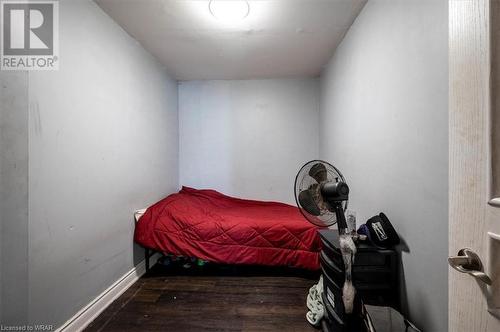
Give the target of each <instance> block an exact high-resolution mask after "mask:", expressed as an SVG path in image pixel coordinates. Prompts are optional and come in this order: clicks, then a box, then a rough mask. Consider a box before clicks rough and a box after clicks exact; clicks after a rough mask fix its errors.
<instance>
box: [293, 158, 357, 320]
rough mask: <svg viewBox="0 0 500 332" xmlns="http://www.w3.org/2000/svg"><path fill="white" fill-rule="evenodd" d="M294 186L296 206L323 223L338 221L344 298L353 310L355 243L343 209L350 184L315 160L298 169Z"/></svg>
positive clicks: (322, 224)
mask: <svg viewBox="0 0 500 332" xmlns="http://www.w3.org/2000/svg"><path fill="white" fill-rule="evenodd" d="M294 187H295V201H296V202H297V206H298V207H299V210H300V212H302V214H303V215H304V217H305V218H306V219H307V220H308V221H309V222H311V223H313V224H315V225H317V226H321V227H329V226H332V225H334V224H337V228H338V231H339V235H340V249H341V251H342V258H343V260H344V266H345V282H344V286H343V289H342V293H343V296H342V300H343V302H344V309H345V311H346V313H352V311H353V306H354V296H355V294H356V290H355V289H354V286H353V284H352V264H353V262H354V255H355V254H356V245H355V244H354V241H353V239H352V237H351V235H350V234H347V232H346V229H347V224H346V219H345V214H344V211H345V210H346V209H347V202H348V199H349V187H348V186H347V183H346V181H345V179H344V176H343V175H342V173H341V172H340V171H339V170H338V169H337V168H336V167H335V166H333V165H331V164H329V163H327V162H326V161H322V160H312V161H310V162H308V163H306V164H305V165H304V166H302V168H301V169H300V170H299V172H298V173H297V176H296V177H295V186H294Z"/></svg>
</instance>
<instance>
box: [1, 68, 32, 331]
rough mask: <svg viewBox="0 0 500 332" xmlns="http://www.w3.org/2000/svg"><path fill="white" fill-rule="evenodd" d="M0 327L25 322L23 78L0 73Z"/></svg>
mask: <svg viewBox="0 0 500 332" xmlns="http://www.w3.org/2000/svg"><path fill="white" fill-rule="evenodd" d="M0 151H1V153H0V211H1V213H0V253H1V255H0V324H3V325H15V324H21V325H22V324H26V323H27V320H28V74H27V73H26V72H7V71H0Z"/></svg>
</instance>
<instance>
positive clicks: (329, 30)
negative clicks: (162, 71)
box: [95, 0, 366, 80]
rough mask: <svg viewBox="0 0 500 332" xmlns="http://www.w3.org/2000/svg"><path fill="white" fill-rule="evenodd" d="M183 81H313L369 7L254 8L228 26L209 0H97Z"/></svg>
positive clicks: (321, 1)
mask: <svg viewBox="0 0 500 332" xmlns="http://www.w3.org/2000/svg"><path fill="white" fill-rule="evenodd" d="M95 1H96V2H97V4H98V5H99V6H100V7H101V8H102V9H103V10H104V11H105V12H106V13H108V15H109V16H111V17H112V18H113V19H114V20H115V21H116V22H117V23H118V24H120V25H121V26H122V27H123V29H125V31H127V32H128V33H129V34H130V35H131V36H132V37H134V38H135V39H137V40H138V41H139V42H140V43H141V44H142V46H143V47H144V48H145V49H146V50H148V51H149V52H150V53H151V54H153V55H154V56H155V57H156V58H157V59H158V60H159V61H160V62H161V63H162V64H163V65H164V66H165V67H166V68H167V70H168V72H169V73H171V74H172V75H173V76H174V77H175V78H176V79H178V80H197V79H253V78H286V77H315V76H318V75H319V73H320V72H321V70H322V68H323V66H324V65H325V64H326V63H327V62H328V60H329V59H330V57H331V56H332V54H333V52H334V51H335V48H336V47H337V45H338V44H339V43H340V42H341V40H342V38H343V36H344V34H345V33H346V31H347V30H348V29H349V27H350V26H351V24H352V22H353V21H354V19H355V18H356V16H357V15H358V14H359V12H360V11H361V9H362V8H363V5H364V4H365V3H366V0H254V1H251V0H250V1H248V3H249V6H250V11H249V14H248V16H247V17H246V18H244V19H243V20H240V21H237V22H233V23H224V22H223V21H221V20H219V19H217V18H215V17H214V16H212V15H211V14H210V11H209V8H208V4H209V1H208V0H146V1H145V0H142V1H141V0H95Z"/></svg>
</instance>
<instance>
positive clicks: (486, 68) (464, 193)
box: [443, 0, 500, 332]
mask: <svg viewBox="0 0 500 332" xmlns="http://www.w3.org/2000/svg"><path fill="white" fill-rule="evenodd" d="M499 8H500V0H450V1H449V123H450V127H449V147H450V154H449V162H450V164H449V169H450V174H449V254H450V256H455V255H457V252H458V250H459V249H462V248H470V249H471V250H473V251H474V252H476V253H477V254H478V256H479V258H480V259H481V261H482V263H483V265H484V271H485V272H486V274H487V275H488V276H489V277H490V278H491V280H492V285H491V286H488V285H487V284H486V283H485V282H483V281H481V280H478V279H476V278H474V277H472V276H471V275H469V274H466V273H460V272H458V271H456V270H454V269H452V268H450V270H449V274H448V281H449V309H448V310H449V318H448V319H449V331H453V332H457V331H464V332H472V331H474V332H490V331H491V332H492V331H500V319H499V318H497V317H499V316H500V315H499V312H500V301H499V300H496V299H498V298H499V297H500V291H499V290H500V258H499V256H500V245H499V243H500V168H499V167H500V159H499V160H496V159H498V157H499V156H500V119H499V118H500V103H499V102H498V101H497V100H496V98H497V94H498V98H499V101H500V70H499V69H498V68H500V65H499V64H500V48H499V47H498V45H500V40H499V41H497V39H500V29H499V28H498V27H499V26H500V9H499ZM497 44H498V45H497ZM497 81H498V82H499V83H497ZM497 109H498V110H497ZM495 136H497V137H495ZM489 233H490V234H489ZM495 234H497V235H498V237H497V238H496V239H495ZM496 262H498V264H497V263H496ZM443 263H444V262H443ZM495 308H498V309H497V310H495ZM488 310H490V311H491V313H490V312H489V311H488Z"/></svg>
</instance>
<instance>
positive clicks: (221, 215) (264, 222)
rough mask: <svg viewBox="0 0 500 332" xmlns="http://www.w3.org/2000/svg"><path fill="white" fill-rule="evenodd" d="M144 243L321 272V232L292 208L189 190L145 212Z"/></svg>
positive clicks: (138, 236) (139, 234)
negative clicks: (319, 270) (319, 233)
mask: <svg viewBox="0 0 500 332" xmlns="http://www.w3.org/2000/svg"><path fill="white" fill-rule="evenodd" d="M134 239H135V241H136V242H137V243H139V244H140V245H142V246H144V247H146V248H150V249H154V250H157V251H161V252H164V253H168V254H174V255H183V256H188V257H197V258H200V259H204V260H207V261H211V262H216V263H225V264H255V265H272V266H290V267H296V268H304V269H309V270H318V269H319V252H320V249H321V248H320V246H321V245H320V240H319V235H318V228H317V226H314V225H312V224H310V223H309V222H307V221H306V220H305V219H304V217H303V216H302V215H301V214H300V211H299V210H298V209H297V208H296V207H294V206H291V205H287V204H283V203H277V202H263V201H255V200H245V199H238V198H234V197H230V196H226V195H223V194H221V193H219V192H217V191H214V190H197V189H193V188H188V187H182V189H181V190H180V191H179V192H178V193H176V194H172V195H170V196H168V197H166V198H164V199H162V200H161V201H159V202H157V203H155V204H154V205H152V206H150V207H149V208H147V209H146V211H145V212H144V214H143V215H142V216H141V217H140V218H139V221H138V222H137V224H136V229H135V235H134Z"/></svg>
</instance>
